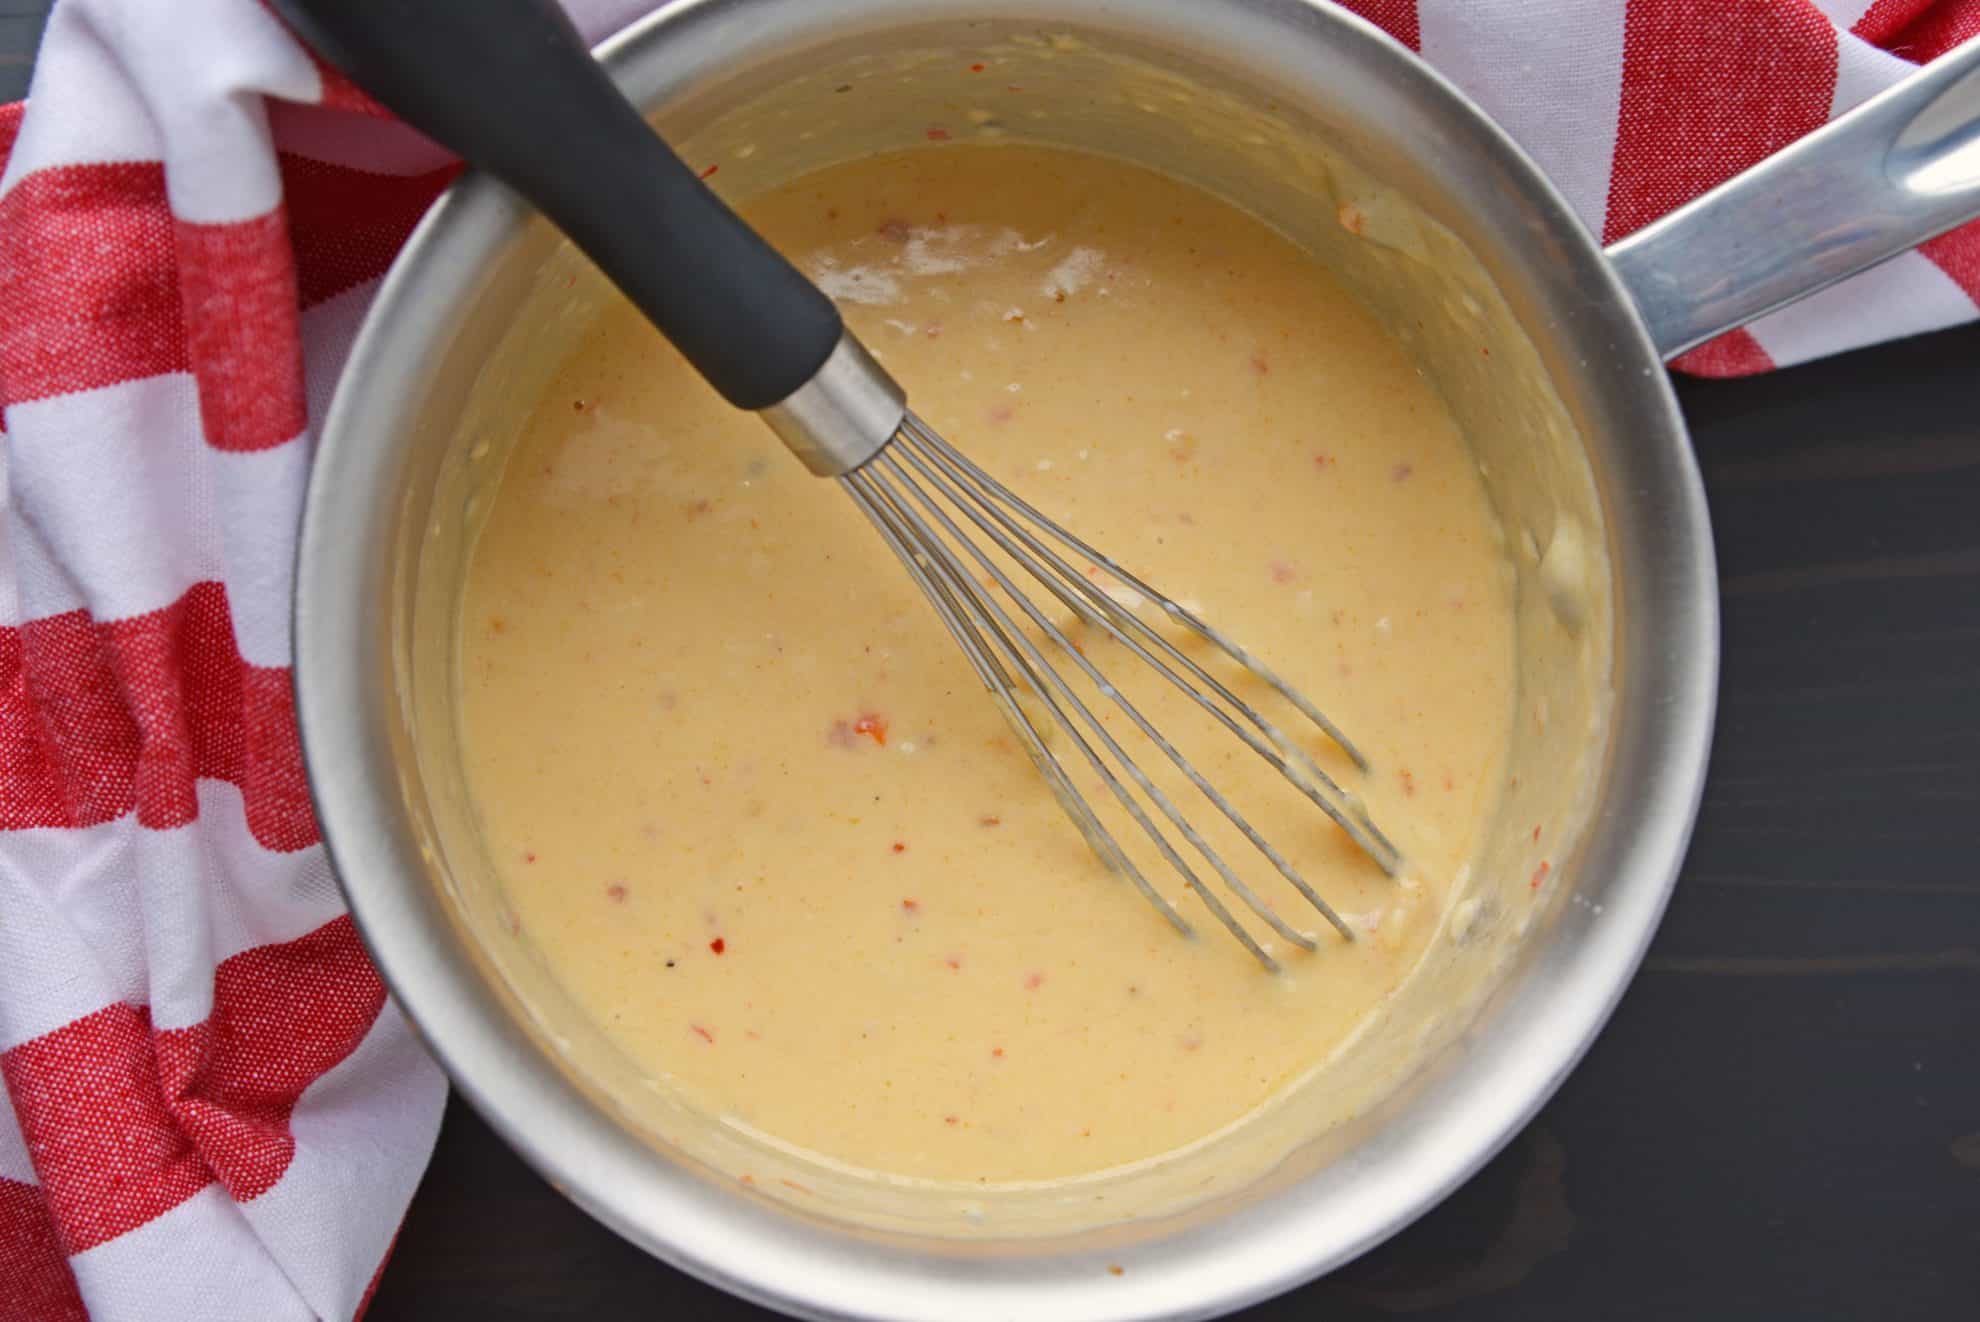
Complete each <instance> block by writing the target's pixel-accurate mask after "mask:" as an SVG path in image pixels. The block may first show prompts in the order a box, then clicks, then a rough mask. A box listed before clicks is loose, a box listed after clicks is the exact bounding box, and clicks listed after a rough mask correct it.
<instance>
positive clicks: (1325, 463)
mask: <svg viewBox="0 0 1980 1322" xmlns="http://www.w3.org/2000/svg"><path fill="white" fill-rule="evenodd" d="M1313 466H1314V467H1315V468H1332V467H1333V466H1334V456H1332V455H1330V454H1316V455H1314V456H1313Z"/></svg>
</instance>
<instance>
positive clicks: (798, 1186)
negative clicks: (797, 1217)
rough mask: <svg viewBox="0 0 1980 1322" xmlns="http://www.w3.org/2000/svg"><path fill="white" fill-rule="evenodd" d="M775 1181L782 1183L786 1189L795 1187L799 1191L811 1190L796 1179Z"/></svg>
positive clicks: (806, 1191) (808, 1191)
mask: <svg viewBox="0 0 1980 1322" xmlns="http://www.w3.org/2000/svg"><path fill="white" fill-rule="evenodd" d="M777 1183H779V1184H781V1185H783V1186H784V1187H785V1188H786V1189H796V1190H797V1191H798V1192H799V1193H810V1192H811V1190H809V1189H807V1188H805V1187H804V1186H803V1185H802V1184H799V1183H798V1182H797V1181H796V1180H779V1181H777Z"/></svg>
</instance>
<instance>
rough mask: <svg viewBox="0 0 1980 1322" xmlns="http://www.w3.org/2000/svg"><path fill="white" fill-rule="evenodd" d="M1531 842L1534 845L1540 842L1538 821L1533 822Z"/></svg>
mask: <svg viewBox="0 0 1980 1322" xmlns="http://www.w3.org/2000/svg"><path fill="white" fill-rule="evenodd" d="M1533 843H1534V844H1536V845H1537V844H1539V843H1540V823H1538V822H1535V823H1534V824H1533Z"/></svg>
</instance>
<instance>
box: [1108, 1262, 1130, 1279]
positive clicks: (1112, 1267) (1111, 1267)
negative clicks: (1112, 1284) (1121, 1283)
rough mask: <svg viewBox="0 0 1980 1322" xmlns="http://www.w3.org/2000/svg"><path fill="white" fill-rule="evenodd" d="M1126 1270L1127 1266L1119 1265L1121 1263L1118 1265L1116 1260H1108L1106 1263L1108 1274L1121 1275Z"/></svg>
mask: <svg viewBox="0 0 1980 1322" xmlns="http://www.w3.org/2000/svg"><path fill="white" fill-rule="evenodd" d="M1126 1271H1127V1268H1125V1267H1123V1266H1121V1265H1120V1264H1119V1263H1117V1262H1110V1263H1108V1264H1107V1274H1108V1275H1109V1276H1120V1275H1122V1274H1123V1273H1125V1272H1126Z"/></svg>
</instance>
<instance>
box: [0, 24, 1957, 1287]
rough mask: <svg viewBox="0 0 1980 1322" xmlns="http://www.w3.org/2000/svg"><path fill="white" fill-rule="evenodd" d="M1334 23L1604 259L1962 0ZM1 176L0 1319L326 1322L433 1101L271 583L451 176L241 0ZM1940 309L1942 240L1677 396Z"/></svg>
mask: <svg viewBox="0 0 1980 1322" xmlns="http://www.w3.org/2000/svg"><path fill="white" fill-rule="evenodd" d="M650 3H652V0H573V4H572V7H573V9H574V10H575V11H577V13H578V15H579V17H580V20H581V22H582V25H583V26H584V27H585V28H586V30H587V31H588V32H590V33H592V34H593V35H599V34H602V33H604V32H606V31H608V30H610V29H612V28H614V27H616V26H618V25H619V24H620V23H622V22H623V21H625V20H626V19H627V18H629V17H630V16H631V15H632V14H633V13H636V12H638V11H641V10H643V9H645V8H647V7H648V5H649V4H650ZM1350 7H1351V8H1353V9H1356V10H1358V11H1360V12H1362V13H1364V14H1366V15H1368V16H1370V17H1372V18H1374V19H1375V20H1376V21H1377V22H1380V23H1381V24H1383V25H1384V26H1385V27H1387V28H1388V29H1389V31H1391V32H1392V33H1394V34H1395V35H1396V36H1397V37H1399V38H1400V39H1401V40H1403V41H1405V42H1406V43H1407V44H1409V45H1410V46H1412V47H1414V48H1416V49H1418V50H1420V51H1421V52H1422V53H1423V55H1424V56H1425V57H1426V58H1428V59H1429V60H1430V61H1431V62H1432V63H1434V64H1436V65H1437V66H1438V67H1440V68H1442V69H1443V70H1444V71H1445V72H1446V73H1448V74H1449V75H1451V76H1452V77H1453V78H1454V79H1456V81H1457V82H1458V83H1459V85H1460V86H1462V87H1464V88H1465V90H1466V91H1468V92H1469V93H1470V94H1471V95H1472V96H1473V97H1475V98H1476V99H1477V100H1478V101H1479V102H1480V103H1481V104H1482V105H1484V107H1485V108H1486V109H1487V110H1489V111H1490V112H1491V113H1492V114H1494V115H1496V116H1497V117H1499V119H1500V120H1501V121H1502V122H1503V123H1504V124H1505V125H1506V126H1507V127H1508V128H1509V129H1511V131H1512V132H1513V133H1514V135H1515V136H1517V137H1518V138H1520V139H1521V141H1523V142H1524V143H1525V144H1526V145H1527V147H1528V148H1529V149H1530V150H1531V151H1532V152H1533V153H1534V155H1535V156H1536V157H1537V158H1538V159H1539V161H1540V163H1541V164H1542V165H1543V166H1544V167H1546V168H1547V169H1548V170H1550V171H1551V172H1552V174H1553V175H1554V177H1555V178H1556V179H1557V180H1558V181H1559V183H1560V185H1561V186H1562V188H1563V189H1564V190H1565V191H1566V194H1567V196H1568V198H1569V199H1570V200H1571V201H1572V202H1573V203H1574V204H1575V206H1576V207H1577V208H1579V210H1580V212H1581V214H1582V215H1583V216H1584V217H1585V218H1586V219H1587V221H1588V223H1589V224H1590V226H1592V227H1594V228H1595V229H1597V230H1599V231H1600V232H1601V233H1602V234H1603V235H1604V236H1605V237H1608V238H1614V237H1617V236H1619V235H1622V234H1625V233H1628V232H1629V231H1630V230H1631V229H1633V228H1635V227H1636V226H1638V225H1641V224H1643V223H1644V222H1645V221H1648V220H1650V219H1651V218H1653V217H1655V216H1657V215H1659V214H1660V213H1662V212H1663V211H1665V210H1668V209H1669V208H1671V207H1672V206H1675V205H1676V204H1678V203H1680V202H1682V201H1684V200H1685V199H1687V198H1689V197H1691V196H1693V195H1695V194H1696V193H1698V192H1700V191H1702V190H1703V189H1705V188H1706V187H1708V186H1710V185H1711V184H1713V183H1716V182H1717V181H1719V180H1720V179H1723V178H1725V177H1726V176H1728V175H1730V174H1732V173H1734V172H1736V171H1738V170H1739V169H1741V168H1743V167H1745V166H1747V165H1750V164H1752V163H1753V162H1755V161H1757V160H1759V159H1760V158H1761V157H1763V156H1765V155H1767V154H1768V153H1769V152H1772V151H1774V150H1776V149H1777V148H1779V147H1782V146H1784V145H1786V144H1787V143H1789V142H1791V141H1792V140H1794V139H1795V138H1796V137H1797V136H1799V135H1800V134H1803V133H1805V132H1807V131H1808V130H1810V129H1812V128H1814V127H1816V126H1817V125H1819V124H1821V123H1822V122H1824V121H1825V120H1826V119H1827V118H1829V117H1830V116H1831V115H1833V114H1835V113H1837V112H1839V111H1841V110H1843V109H1846V108H1848V107H1849V106H1851V105H1853V104H1854V103H1856V102H1857V101H1859V100H1861V99H1862V98H1864V97H1866V96H1868V95H1870V94H1871V93H1873V92H1875V91H1877V90H1879V89H1880V88H1883V87H1885V86H1888V85H1889V84H1891V83H1893V82H1895V81H1896V80H1897V79H1899V78H1901V77H1902V76H1903V75H1904V74H1905V73H1906V72H1907V71H1908V70H1909V69H1910V68H1911V63H1910V62H1911V61H1918V60H1923V59H1927V58H1930V57H1931V56H1934V55H1936V54H1939V53H1941V52H1943V51H1944V50H1947V49H1949V48H1950V47H1951V46H1953V45H1955V44H1957V43H1958V42H1959V41H1960V40H1962V39H1964V38H1966V37H1969V36H1972V35H1974V34H1975V33H1980V0H1874V2H1873V0H1351V3H1350ZM0 152H7V153H8V159H7V164H6V168H5V174H4V177H0V408H4V410H5V412H4V430H5V435H4V438H0V1081H4V1088H0V1322H67V1320H69V1319H82V1318H92V1319H95V1320H96V1322H113V1320H117V1322H121V1320H123V1319H132V1320H137V1319H144V1320H146V1322H149V1320H151V1319H202V1320H210V1322H232V1320H235V1319H239V1320H241V1322H286V1320H288V1319H298V1320H306V1319H317V1318H322V1319H335V1320H337V1322H342V1319H346V1318H350V1317H352V1316H353V1315H354V1314H356V1313H358V1312H360V1311H361V1310H362V1307H363V1303H364V1300H365V1298H366V1296H367V1293H368V1288H369V1286H370V1284H371V1283H373V1282H375V1280H376V1276H377V1273H378V1271H379V1270H380V1268H381V1265H382V1263H383V1261H384V1258H385V1256H386V1252H387V1250H388V1248H389V1245H390V1241H391V1238H392V1235H393V1233H394V1230H395V1228H396V1227H397V1225H398V1223H399V1219H400V1217H401V1215H402V1214H403V1212H404V1210H405V1206H406V1203H407V1200H408V1199H409V1198H410V1197H411V1195H412V1191H413V1187H414V1185H415V1183H416V1182H417V1181H418V1178H419V1174H420V1170H421V1168H422V1166H423V1165H424V1163H425V1161H426V1157H427V1153H428V1151H429V1149H430V1147H431V1144H432V1141H433V1136H434V1132H435V1128H436V1126H437V1124H438V1121H439V1115H440V1106H441V1101H442V1097H443V1091H444V1090H443V1085H442V1081H441V1077H440V1075H439V1073H438V1071H437V1070H436V1069H435V1068H434V1067H433V1065H432V1064H431V1063H430V1062H429V1061H428V1060H427V1059H426V1058H425V1057H424V1056H423V1055H422V1054H421V1052H420V1049H419V1047H418V1046H417V1044H416V1043H415V1042H414V1040H413V1039H412V1037H411V1036H410V1035H409V1033H408V1031H407V1029H406V1026H405V1024H404V1023H403V1021H402V1020H401V1019H400V1017H399V1015H398V1013H397V1011H396V1010H395V1009H394V1008H393V1006H392V1005H391V1003H390V1002H389V1001H388V1000H387V998H386V996H385V991H384V987H383V986H382V984H381V983H380V981H379V979H378V977H377V975H376V974H375V973H374V971H373V970H372V968H371V967H370V965H369V963H368V962H367V960H366V958H365V956H364V953H363V951H362V950H361V949H360V947H359V945H358V943H357V940H356V938H355V935H354V934H353V931H352V928H351V925H350V921H349V919H348V918H347V917H345V916H344V913H343V908H342V905H341V904H340V902H339V898H338V895H337V892H336V889H335V887H334V886H333V884H332V882H331V878H330V874H329V871H328V868H327V866H326V864H325V860H324V854H323V850H322V847H321V845H320V844H319V842H318V839H317V828H316V823H315V821H314V820H313V818H312V816H311V813H310V807H309V802H308V798H307V795H306V793H305V787H304V781H303V770H302V765H301V761H300V758H299V753H298V748H297V739H296V730H295V724H294V719H293V709H292V703H291V698H290V690H289V662H290V637H289V592H290V584H289V577H290V560H291V556H292V553H293V550H294V539H295V533H296V523H297V517H298V512H299V509H300V504H301V500H302V494H303V485H304V480H305V478H306V475H307V473H308V470H309V462H310V453H311V425H312V423H313V422H314V420H316V419H318V418H320V417H321V416H322V412H323V408H324V405H325V402H326V400H327V397H328V394H329V390H330V387H331V384H332V382H333V381H334V380H335V377H336V375H337V372H338V369H339V367H340V365H341V363H342V361H343V356H344V353H345V350H346V347H347V346H348V344H349V342H350V338H351V335H352V332H353V331H354V329H355V328H356V326H357V324H358V322H359V320H360V318H361V317H362V316H363V314H364V310H365V306H366V303H367V301H368V300H369V299H370V297H371V294H372V292H373V290H374V289H375V288H376V286H377V282H378V279H379V277H380V275H381V274H382V273H383V272H384V270H385V268H386V265H387V264H388V263H389V262H390V261H391V259H392V255H393V253H394V251H395V250H396V249H397V247H398V245H399V243H400V242H401V240H403V238H404V237H405V235H406V233H407V231H408V230H409V229H410V228H411V227H412V225H413V223H414V222H415V221H416V220H417V219H418V217H419V216H420V214H421V213H422V211H424V209H425V208H426V206H427V204H428V203H429V202H431V201H432V200H433V198H434V197H435V195H436V194H437V193H438V192H439V191H440V189H441V188H443V187H444V186H445V185H446V183H447V182H448V180H449V179H451V178H452V176H453V167H452V165H451V164H450V162H448V161H447V160H446V158H445V157H443V156H441V155H440V154H439V153H437V152H436V151H435V150H434V149H433V148H432V147H431V146H430V145H429V144H427V143H426V142H424V141H423V140H421V139H419V138H418V137H416V136H415V135H413V134H411V133H408V132H407V131H405V130H404V129H403V128H401V127H400V126H398V125H396V124H394V123H392V122H391V121H390V120H389V119H387V118H385V117H384V116H382V115H379V114H378V113H376V111H375V109H374V108H373V107H372V106H371V105H370V103H369V102H367V101H366V100H365V99H364V98H363V97H362V96H360V95H357V94H356V93H354V92H353V91H352V90H351V89H350V88H349V87H348V86H347V85H345V84H344V83H342V82H341V80H339V79H338V78H336V77H335V76H333V75H330V74H328V73H327V72H326V71H325V70H324V69H323V68H322V67H321V66H320V65H319V64H318V63H317V62H316V61H314V60H313V59H312V58H311V57H310V56H309V55H308V54H307V53H306V52H305V51H304V50H303V49H302V48H301V47H299V46H298V45H297V43H296V42H295V41H294V40H293V39H292V38H291V37H290V36H289V35H288V33H287V32H286V31H285V30H284V29H283V28H282V27H281V26H280V24H279V23H277V22H276V21H275V20H274V19H273V18H271V17H270V15H269V13H268V11H266V10H265V9H263V8H262V7H261V6H260V4H258V3H257V0H172V2H171V3H164V2H163V0H64V2H63V3H60V4H58V5H57V7H56V9H55V13H54V16H53V18H52V20H51V22H50V25H49V29H48V35H47V38H46V41H45V43H44V45H43V48H42V53H41V57H40V62H39V66H38V68H37V71H36V76H35V81H34V90H33V94H32V96H31V98H30V100H29V102H28V103H27V107H26V110H25V113H23V111H22V108H21V107H18V106H16V107H9V108H7V109H6V110H5V111H0ZM1977 298H1980V228H1976V227H1974V226H1969V227H1967V228H1966V229H1964V230H1962V231H1958V232H1956V233H1954V234H1952V235H1948V236H1947V237H1945V238H1943V239H1940V240H1938V241H1937V242H1935V243H1932V244H1929V245H1927V246H1926V248H1925V249H1923V250H1922V251H1921V252H1919V253H1916V254H1911V255H1907V256H1905V257H1901V258H1899V259H1898V260H1896V261H1893V262H1891V263H1890V264H1888V265H1887V266H1885V267H1883V268H1881V269H1879V270H1876V271H1873V272H1870V273H1868V274H1866V275H1864V276H1862V277H1859V278H1858V279H1855V280H1852V281H1850V282H1848V283H1847V284H1845V285H1842V286H1839V287H1838V288H1836V289H1835V290H1833V291H1831V292H1830V293H1828V294H1825V295H1823V296H1821V297H1819V298H1817V299H1814V300H1811V301H1810V302H1808V303H1805V304H1803V305H1801V306H1799V307H1797V308H1794V309H1791V310H1788V311H1786V312H1782V313H1778V314H1776V315H1774V316H1771V317H1768V318H1766V319H1765V320H1763V321H1761V322H1759V323H1758V324H1756V325H1755V326H1753V327H1752V328H1750V329H1749V330H1747V331H1743V332H1739V333H1736V334H1734V335H1730V336H1727V337H1725V338H1723V339H1721V340H1719V341H1717V342H1715V343H1713V344H1711V345H1707V346H1705V347H1704V348H1702V349H1700V350H1697V351H1695V352H1694V353H1693V354H1691V355H1688V356H1687V359H1686V362H1685V366H1687V367H1689V368H1691V369H1693V370H1698V371H1703V372H1711V373H1737V372H1747V371H1756V370H1761V369H1764V368H1767V367H1769V366H1772V365H1774V364H1777V363H1788V362H1795V361H1799V360H1802V359H1806V358H1813V357H1816V356H1819V355H1821V354H1825V353H1830V352H1833V351H1835V350H1838V349H1844V348H1848V347H1850V346H1853V345H1857V344H1862V343H1866V342H1869V341H1872V340H1878V339H1885V338H1890V337H1893V336H1898V335H1904V334H1909V333H1913V332H1917V331H1922V330H1927V329H1931V328H1933V327H1938V326H1944V325H1948V324H1951V323H1953V322H1958V321H1964V320H1967V319H1970V318H1972V317H1973V316H1974V315H1975V300H1976V299H1977Z"/></svg>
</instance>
